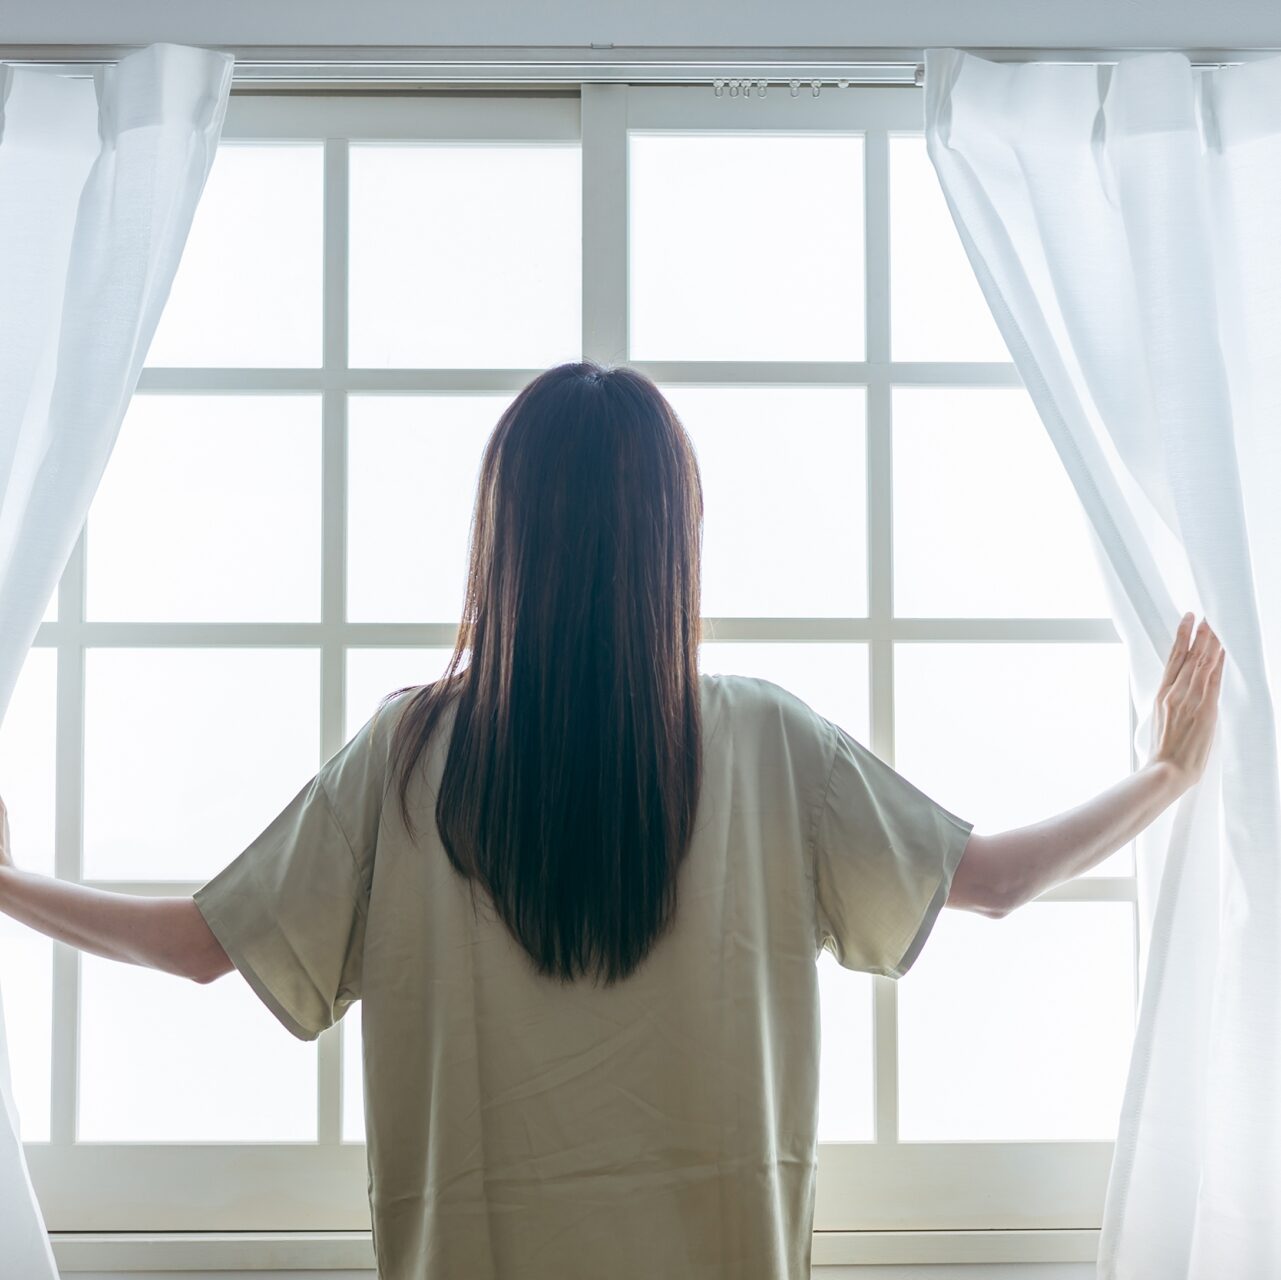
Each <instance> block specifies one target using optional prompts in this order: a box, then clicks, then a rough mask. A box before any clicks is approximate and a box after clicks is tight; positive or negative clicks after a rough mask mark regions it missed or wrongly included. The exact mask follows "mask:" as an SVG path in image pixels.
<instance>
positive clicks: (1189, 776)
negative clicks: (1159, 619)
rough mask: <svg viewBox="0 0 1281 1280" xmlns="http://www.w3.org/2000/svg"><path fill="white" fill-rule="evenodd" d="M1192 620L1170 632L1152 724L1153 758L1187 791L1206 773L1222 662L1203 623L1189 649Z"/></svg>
mask: <svg viewBox="0 0 1281 1280" xmlns="http://www.w3.org/2000/svg"><path fill="white" fill-rule="evenodd" d="M1192 618H1193V615H1192V614H1190V613H1185V614H1184V615H1183V618H1182V620H1181V621H1180V622H1179V629H1178V631H1176V632H1175V635H1174V646H1173V648H1172V649H1171V650H1170V657H1169V660H1168V661H1167V662H1166V664H1165V674H1164V675H1163V676H1162V677H1161V687H1160V688H1159V689H1158V690H1157V695H1156V710H1155V713H1154V715H1153V720H1152V745H1153V753H1152V758H1153V759H1154V760H1163V761H1166V762H1167V763H1169V764H1171V765H1173V766H1174V768H1175V769H1176V770H1177V771H1178V773H1179V774H1180V775H1181V776H1182V778H1183V780H1184V782H1185V783H1186V785H1187V786H1192V785H1193V784H1194V783H1196V782H1197V781H1199V780H1200V777H1201V775H1202V773H1204V772H1205V763H1206V759H1207V757H1208V756H1209V754H1210V745H1211V743H1212V742H1213V741H1214V727H1215V723H1216V721H1217V719H1218V707H1219V686H1220V684H1221V683H1222V680H1223V663H1224V656H1225V651H1224V648H1223V645H1222V644H1221V643H1220V642H1219V637H1218V636H1216V635H1215V634H1214V631H1213V630H1212V629H1211V627H1210V624H1209V623H1208V622H1207V621H1206V620H1205V619H1204V618H1202V619H1201V624H1200V626H1198V627H1197V629H1196V634H1195V635H1194V636H1193V637H1192V643H1191V644H1190V645H1189V643H1188V637H1189V635H1191V634H1192Z"/></svg>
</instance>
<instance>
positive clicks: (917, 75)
mask: <svg viewBox="0 0 1281 1280" xmlns="http://www.w3.org/2000/svg"><path fill="white" fill-rule="evenodd" d="M134 47H136V46H122V45H11V46H4V45H0V61H2V62H10V63H14V64H18V65H26V66H42V67H46V68H48V69H50V70H56V71H59V72H61V73H63V74H67V75H86V74H89V72H90V71H91V69H92V67H94V66H97V65H101V64H103V63H110V62H115V61H117V60H118V59H119V58H120V57H122V56H123V55H124V54H126V53H128V52H130V51H131V49H132V48H134ZM209 47H212V48H220V49H225V51H226V52H228V53H231V54H233V55H234V57H235V59H236V67H235V73H234V83H235V85H236V87H237V88H240V89H245V90H258V91H267V90H271V89H322V88H330V89H359V88H382V89H403V88H429V87H455V86H458V87H466V86H470V87H495V88H498V87H502V88H575V87H577V86H579V85H583V84H637V85H691V84H693V85H714V84H715V82H716V81H718V80H720V81H723V82H724V85H725V86H731V85H733V86H734V87H737V84H742V85H743V86H744V88H746V87H747V86H748V85H750V84H753V83H755V84H757V85H759V84H762V83H765V84H768V85H770V86H771V87H772V86H775V85H782V86H784V87H786V86H788V85H790V86H791V88H792V90H793V92H795V91H796V90H797V88H798V86H799V87H800V88H805V89H808V88H810V87H811V86H812V85H813V86H817V85H833V84H834V85H839V86H841V87H844V86H847V85H849V86H906V87H912V86H919V85H920V84H921V83H922V82H923V79H924V50H922V49H868V48H854V47H851V48H837V47H832V46H827V47H822V46H807V47H795V48H784V47H773V48H749V47H741V48H735V47H721V48H715V47H695V46H690V47H683V48H677V47H667V46H615V45H611V44H591V45H579V46H546V47H536V46H493V45H434V46H420V47H409V46H404V47H393V46H381V47H380V46H314V47H310V48H308V47H301V46H288V45H274V46H273V45H242V46H235V45H211V46H209ZM969 52H972V53H975V54H977V55H978V56H980V57H985V58H990V59H992V60H993V61H1006V62H1024V61H1039V62H1055V63H1089V64H1110V63H1115V62H1116V61H1117V59H1118V57H1123V56H1127V55H1132V54H1140V53H1154V52H1159V50H1157V49H1139V48H1126V49H1119V48H1118V49H1015V48H975V49H971V50H969ZM1175 52H1180V53H1183V54H1185V55H1186V56H1187V57H1188V58H1189V59H1190V60H1191V61H1192V63H1193V65H1194V66H1196V67H1217V66H1223V65H1226V64H1229V63H1235V62H1242V61H1252V60H1254V59H1256V58H1259V57H1267V56H1269V55H1271V54H1275V53H1277V52H1278V50H1276V49H1250V50H1244V51H1242V50H1175Z"/></svg>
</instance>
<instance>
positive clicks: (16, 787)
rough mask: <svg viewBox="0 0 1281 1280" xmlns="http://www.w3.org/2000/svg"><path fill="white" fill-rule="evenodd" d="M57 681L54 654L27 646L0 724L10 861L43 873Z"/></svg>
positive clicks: (48, 861)
mask: <svg viewBox="0 0 1281 1280" xmlns="http://www.w3.org/2000/svg"><path fill="white" fill-rule="evenodd" d="M57 682H58V655H57V653H56V652H55V651H54V650H53V649H46V648H43V647H41V648H33V649H30V650H28V652H27V656H26V659H25V660H24V661H23V664H22V670H21V672H20V673H19V675H18V682H17V684H15V685H14V689H13V696H12V697H11V698H10V699H9V709H8V710H7V711H6V712H5V714H4V720H3V722H0V787H2V788H3V791H0V795H3V797H4V803H5V807H6V808H7V809H8V811H9V829H10V834H11V836H12V837H13V857H14V861H15V862H16V863H17V864H18V866H20V867H22V868H23V869H24V870H26V871H39V872H41V873H42V874H44V875H47V876H51V875H53V821H54V751H55V745H56V736H55V731H56V728H57V713H58V708H57Z"/></svg>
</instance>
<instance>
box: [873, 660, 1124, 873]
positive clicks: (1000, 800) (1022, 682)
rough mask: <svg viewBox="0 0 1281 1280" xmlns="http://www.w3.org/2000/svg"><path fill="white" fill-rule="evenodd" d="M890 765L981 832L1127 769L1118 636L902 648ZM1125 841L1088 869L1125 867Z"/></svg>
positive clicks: (1014, 823)
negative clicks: (1104, 640)
mask: <svg viewBox="0 0 1281 1280" xmlns="http://www.w3.org/2000/svg"><path fill="white" fill-rule="evenodd" d="M894 690H895V692H894V705H895V729H894V737H895V766H896V768H897V769H898V770H899V772H900V773H903V774H904V775H905V776H906V777H908V778H910V779H911V780H912V782H914V783H915V784H916V785H917V786H918V787H920V788H921V789H922V790H923V791H925V792H926V793H927V794H929V795H931V796H933V797H934V798H935V799H936V800H937V801H938V802H939V803H940V804H941V805H943V806H944V808H947V809H950V810H951V811H952V812H953V813H956V814H959V815H961V816H962V817H964V818H968V819H969V820H970V821H972V822H973V823H974V824H975V826H976V828H977V829H978V830H979V831H985V832H995V831H1001V830H1004V829H1006V828H1009V827H1020V826H1027V825H1030V824H1031V823H1034V822H1039V821H1041V820H1042V819H1043V818H1048V817H1051V816H1052V815H1054V814H1056V813H1061V812H1063V811H1064V810H1066V809H1070V808H1072V807H1073V806H1075V805H1077V804H1080V803H1081V802H1082V801H1084V800H1088V799H1089V798H1090V797H1091V796H1093V795H1096V794H1097V793H1098V792H1100V791H1103V790H1105V789H1106V788H1108V787H1110V786H1112V785H1113V784H1114V783H1115V782H1117V781H1119V780H1120V779H1121V778H1123V777H1125V776H1126V775H1127V774H1128V773H1129V772H1130V720H1129V705H1130V704H1129V675H1128V669H1127V664H1126V660H1125V653H1124V650H1123V649H1122V647H1121V646H1120V645H1119V644H1012V643H1010V644H900V645H896V646H895V648H894ZM1133 865H1134V864H1133V851H1132V849H1131V848H1130V846H1126V848H1124V849H1121V850H1119V851H1118V852H1117V853H1115V854H1113V855H1112V856H1111V857H1110V858H1107V859H1105V860H1104V861H1103V862H1102V863H1100V864H1099V865H1098V866H1097V867H1096V868H1094V870H1093V872H1092V873H1090V874H1095V875H1130V874H1131V873H1132V870H1133Z"/></svg>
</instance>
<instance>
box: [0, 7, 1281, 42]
mask: <svg viewBox="0 0 1281 1280" xmlns="http://www.w3.org/2000/svg"><path fill="white" fill-rule="evenodd" d="M153 40H174V41H179V42H185V43H191V44H217V45H246V44H277V45H279V44H295V45H308V44H311V45H323V44H340V45H345V44H362V45H395V44H478V45H479V44H490V45H512V44H533V45H587V44H590V43H592V42H596V43H613V44H619V45H623V44H625V45H714V46H724V45H861V46H865V47H883V48H920V47H923V46H926V45H933V44H941V45H964V46H968V47H971V48H980V47H995V46H1006V47H1014V48H1019V47H1027V48H1051V47H1058V48H1100V47H1106V46H1117V47H1132V48H1133V47H1139V48H1147V47H1153V46H1156V47H1175V48H1188V49H1199V48H1208V49H1213V48H1223V49H1232V48H1256V47H1259V48H1266V47H1276V48H1281V5H1278V4H1276V3H1275V0H1217V3H1214V4H1207V3H1206V0H1073V3H1064V4H1053V3H1049V0H1039V3H1031V2H1029V0H969V2H968V3H964V4H961V3H957V0H897V2H896V3H892V4H887V3H885V0H787V3H782V2H781V0H702V2H701V3H692V2H691V0H644V3H639V2H638V0H413V3H407V2H406V0H360V3H358V4H353V3H352V0H273V2H272V3H271V4H263V3H262V0H217V3H210V0H113V2H112V3H110V4H104V3H102V0H43V2H42V3H32V0H0V45H6V46H8V45H13V44H24V43H34V44H41V43H45V44H71V43H80V44H144V43H147V42H149V41H153Z"/></svg>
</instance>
